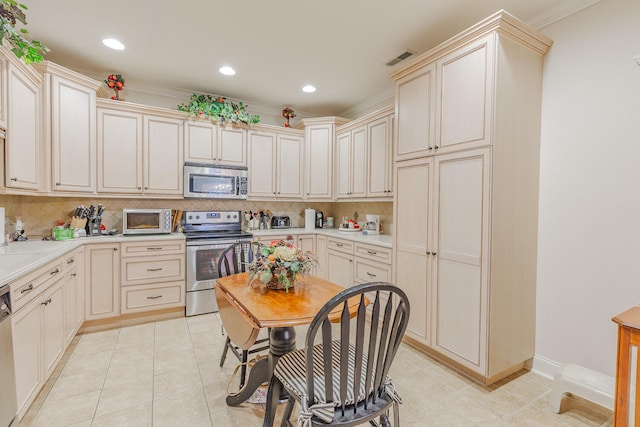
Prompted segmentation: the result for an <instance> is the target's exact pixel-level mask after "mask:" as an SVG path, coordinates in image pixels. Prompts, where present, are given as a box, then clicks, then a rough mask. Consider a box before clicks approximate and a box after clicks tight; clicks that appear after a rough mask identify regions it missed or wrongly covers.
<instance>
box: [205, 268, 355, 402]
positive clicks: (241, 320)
mask: <svg viewBox="0 0 640 427" xmlns="http://www.w3.org/2000/svg"><path fill="white" fill-rule="evenodd" d="M247 276H248V274H247V273H240V274H234V275H232V276H226V277H221V278H219V279H218V280H217V281H216V287H215V292H216V300H217V302H218V309H219V310H220V318H221V319H222V323H223V324H225V325H228V326H227V327H226V329H227V333H228V334H229V337H230V338H231V341H232V342H234V343H235V344H236V345H237V346H238V347H240V348H242V349H249V348H250V347H251V346H252V345H253V344H254V343H255V342H256V338H257V337H258V332H259V331H260V329H262V328H271V333H270V336H269V339H270V346H269V357H268V358H264V359H260V360H258V361H257V362H256V364H255V365H254V366H253V368H251V371H250V372H249V378H248V379H247V382H246V383H245V384H244V386H243V387H242V388H241V389H240V390H239V391H238V392H236V393H231V394H229V395H228V396H227V399H226V401H227V405H229V406H237V405H240V404H241V403H242V402H244V401H245V400H247V399H248V398H249V397H250V396H251V395H252V394H253V392H254V391H255V390H256V389H257V388H258V387H259V386H260V384H262V383H264V382H266V381H269V380H270V379H271V375H272V373H273V367H274V366H275V365H276V363H277V361H278V359H279V358H280V357H281V356H283V355H284V354H286V353H289V352H291V351H293V350H295V348H296V333H295V330H294V329H293V327H294V326H301V325H307V324H309V323H311V320H313V318H314V317H315V315H316V313H318V312H319V311H320V309H321V308H322V307H323V306H324V305H325V304H326V303H327V302H328V301H329V300H330V299H331V298H333V297H334V296H335V295H337V294H338V293H340V292H341V291H343V290H344V288H343V287H341V286H338V285H336V284H334V283H331V282H327V281H326V280H322V279H319V278H317V277H313V276H309V277H305V278H303V279H300V280H296V282H295V286H294V288H293V289H289V291H288V292H285V291H280V290H271V289H266V288H265V287H264V286H262V285H251V286H248V285H247ZM349 308H350V310H351V313H352V314H353V313H355V312H356V309H357V301H353V302H352V303H350V306H349Z"/></svg>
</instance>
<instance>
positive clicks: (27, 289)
mask: <svg viewBox="0 0 640 427" xmlns="http://www.w3.org/2000/svg"><path fill="white" fill-rule="evenodd" d="M32 290H33V283H30V284H29V286H27V287H26V288H23V289H20V293H21V294H24V293H26V292H30V291H32Z"/></svg>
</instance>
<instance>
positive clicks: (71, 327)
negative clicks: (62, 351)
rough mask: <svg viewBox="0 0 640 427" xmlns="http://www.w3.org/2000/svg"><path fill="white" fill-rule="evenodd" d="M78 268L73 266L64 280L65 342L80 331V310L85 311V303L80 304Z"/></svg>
mask: <svg viewBox="0 0 640 427" xmlns="http://www.w3.org/2000/svg"><path fill="white" fill-rule="evenodd" d="M79 279H80V278H79V277H78V268H77V267H73V268H72V269H71V270H69V271H68V272H67V274H65V276H64V278H63V281H64V342H65V343H69V342H71V340H72V339H73V337H74V336H75V335H76V332H77V331H78V327H79V325H78V317H79V316H78V311H84V305H78V291H79V289H78V288H79V286H78V282H79V281H80V280H79Z"/></svg>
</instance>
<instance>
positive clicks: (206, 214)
mask: <svg viewBox="0 0 640 427" xmlns="http://www.w3.org/2000/svg"><path fill="white" fill-rule="evenodd" d="M183 218H184V222H185V224H224V223H226V224H229V223H239V222H240V221H241V216H240V211H187V212H185V213H184V215H183Z"/></svg>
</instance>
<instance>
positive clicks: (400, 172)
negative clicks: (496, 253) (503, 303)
mask: <svg viewBox="0 0 640 427" xmlns="http://www.w3.org/2000/svg"><path fill="white" fill-rule="evenodd" d="M490 157H491V156H490V149H489V148H484V149H480V150H472V151H465V152H461V153H455V154H449V155H438V156H435V157H434V158H427V159H420V160H414V161H407V162H401V163H398V164H397V165H396V180H397V198H396V209H395V214H396V216H395V218H396V219H395V221H396V244H395V246H394V247H395V248H396V249H395V259H396V264H395V271H396V280H395V282H396V283H397V284H398V286H399V287H400V288H402V289H403V290H405V292H406V293H407V295H408V297H409V300H410V301H411V304H412V306H413V307H415V308H416V309H415V310H412V317H411V319H410V322H409V326H408V329H407V331H408V332H407V334H408V335H409V336H410V337H412V338H414V339H416V340H418V341H420V342H423V343H425V344H427V345H429V346H430V347H431V348H434V349H436V350H437V351H439V352H441V353H442V354H444V355H446V356H447V357H449V358H450V359H452V360H454V361H456V362H458V363H460V364H462V365H464V366H465V367H467V368H469V369H471V370H473V371H478V372H484V371H485V370H486V367H487V364H486V350H487V339H488V335H487V322H488V312H487V309H488V299H487V298H488V259H489V258H488V257H489V252H488V244H489V239H488V236H489V221H488V218H489V206H490V194H489V192H490V187H489V182H490V170H491V163H490ZM417 194H420V195H421V196H420V197H417Z"/></svg>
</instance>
